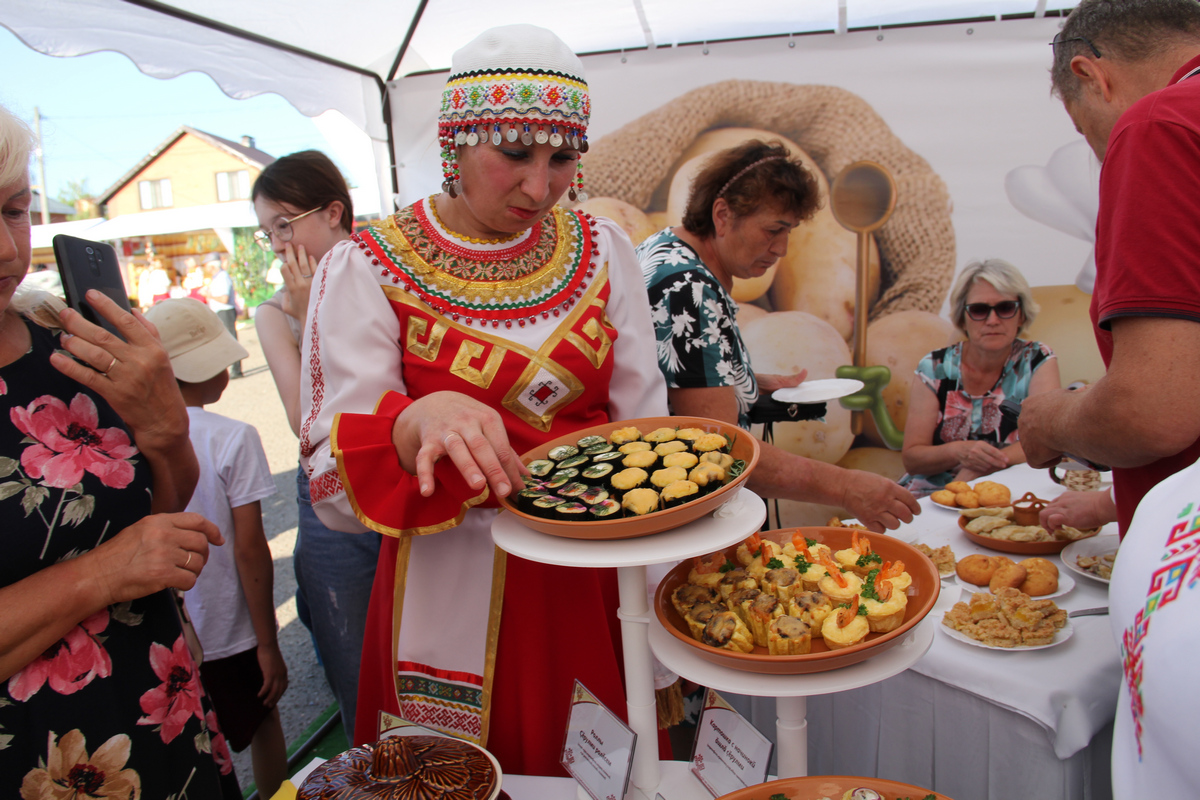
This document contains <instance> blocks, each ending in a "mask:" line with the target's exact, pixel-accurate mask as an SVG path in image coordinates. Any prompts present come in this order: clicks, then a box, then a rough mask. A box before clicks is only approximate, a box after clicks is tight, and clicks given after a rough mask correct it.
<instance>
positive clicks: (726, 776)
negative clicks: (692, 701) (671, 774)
mask: <svg viewBox="0 0 1200 800" xmlns="http://www.w3.org/2000/svg"><path fill="white" fill-rule="evenodd" d="M771 749H772V745H771V742H770V740H769V739H767V737H765V736H763V735H762V734H761V733H759V731H758V729H757V728H755V727H754V726H753V725H751V724H750V722H749V721H748V720H747V719H746V718H745V717H743V716H742V715H741V714H739V713H738V712H737V710H736V709H735V708H734V707H733V706H731V705H729V704H728V703H726V702H725V700H724V699H722V697H721V695H719V694H717V693H716V692H714V691H713V690H712V689H707V690H706V691H705V693H704V707H703V709H701V712H700V721H699V722H698V723H697V725H696V746H695V748H694V750H693V752H692V774H693V775H695V776H696V779H697V780H699V781H700V782H701V783H702V784H704V788H706V789H708V791H710V792H712V796H713V797H719V796H720V795H723V794H729V793H730V792H733V791H737V790H738V789H742V788H745V787H746V786H755V785H757V784H760V783H763V782H764V781H765V780H766V779H767V767H768V766H770V763H771Z"/></svg>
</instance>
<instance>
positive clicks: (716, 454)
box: [700, 450, 733, 472]
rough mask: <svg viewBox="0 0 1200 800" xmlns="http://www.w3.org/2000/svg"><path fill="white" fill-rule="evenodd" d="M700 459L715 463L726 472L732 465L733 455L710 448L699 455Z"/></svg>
mask: <svg viewBox="0 0 1200 800" xmlns="http://www.w3.org/2000/svg"><path fill="white" fill-rule="evenodd" d="M700 460H701V461H707V462H708V463H710V464H716V465H717V466H718V467H720V468H721V469H723V470H725V471H726V472H728V471H729V468H730V467H732V466H733V456H731V455H729V453H722V452H720V451H718V450H712V451H709V452H707V453H705V454H704V455H702V456H700Z"/></svg>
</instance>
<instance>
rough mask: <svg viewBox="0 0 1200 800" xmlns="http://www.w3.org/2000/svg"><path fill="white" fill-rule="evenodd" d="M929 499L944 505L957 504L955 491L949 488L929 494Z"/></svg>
mask: <svg viewBox="0 0 1200 800" xmlns="http://www.w3.org/2000/svg"><path fill="white" fill-rule="evenodd" d="M929 499H930V500H932V501H933V502H935V503H937V504H938V505H942V506H955V505H957V503H955V502H954V492H952V491H950V490H949V489H939V490H937V491H936V492H934V493H933V494H931V495H929Z"/></svg>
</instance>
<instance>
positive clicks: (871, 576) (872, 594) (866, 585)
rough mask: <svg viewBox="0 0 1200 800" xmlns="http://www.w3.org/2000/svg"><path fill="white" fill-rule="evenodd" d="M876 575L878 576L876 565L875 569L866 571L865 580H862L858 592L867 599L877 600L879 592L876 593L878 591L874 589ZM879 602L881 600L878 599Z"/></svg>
mask: <svg viewBox="0 0 1200 800" xmlns="http://www.w3.org/2000/svg"><path fill="white" fill-rule="evenodd" d="M878 577H879V568H878V567H876V568H875V569H873V570H871V571H870V572H868V573H867V578H866V580H864V581H863V586H862V591H861V592H859V594H861V595H862V596H863V597H865V598H867V599H868V600H879V594H878V592H876V591H875V579H876V578H878ZM879 602H881V603H882V602H883V601H882V600H879Z"/></svg>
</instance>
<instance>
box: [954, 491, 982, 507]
mask: <svg viewBox="0 0 1200 800" xmlns="http://www.w3.org/2000/svg"><path fill="white" fill-rule="evenodd" d="M954 503H955V504H956V505H957V506H958V507H959V508H979V495H978V494H976V493H975V492H973V491H970V492H956V493H955V495H954Z"/></svg>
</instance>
